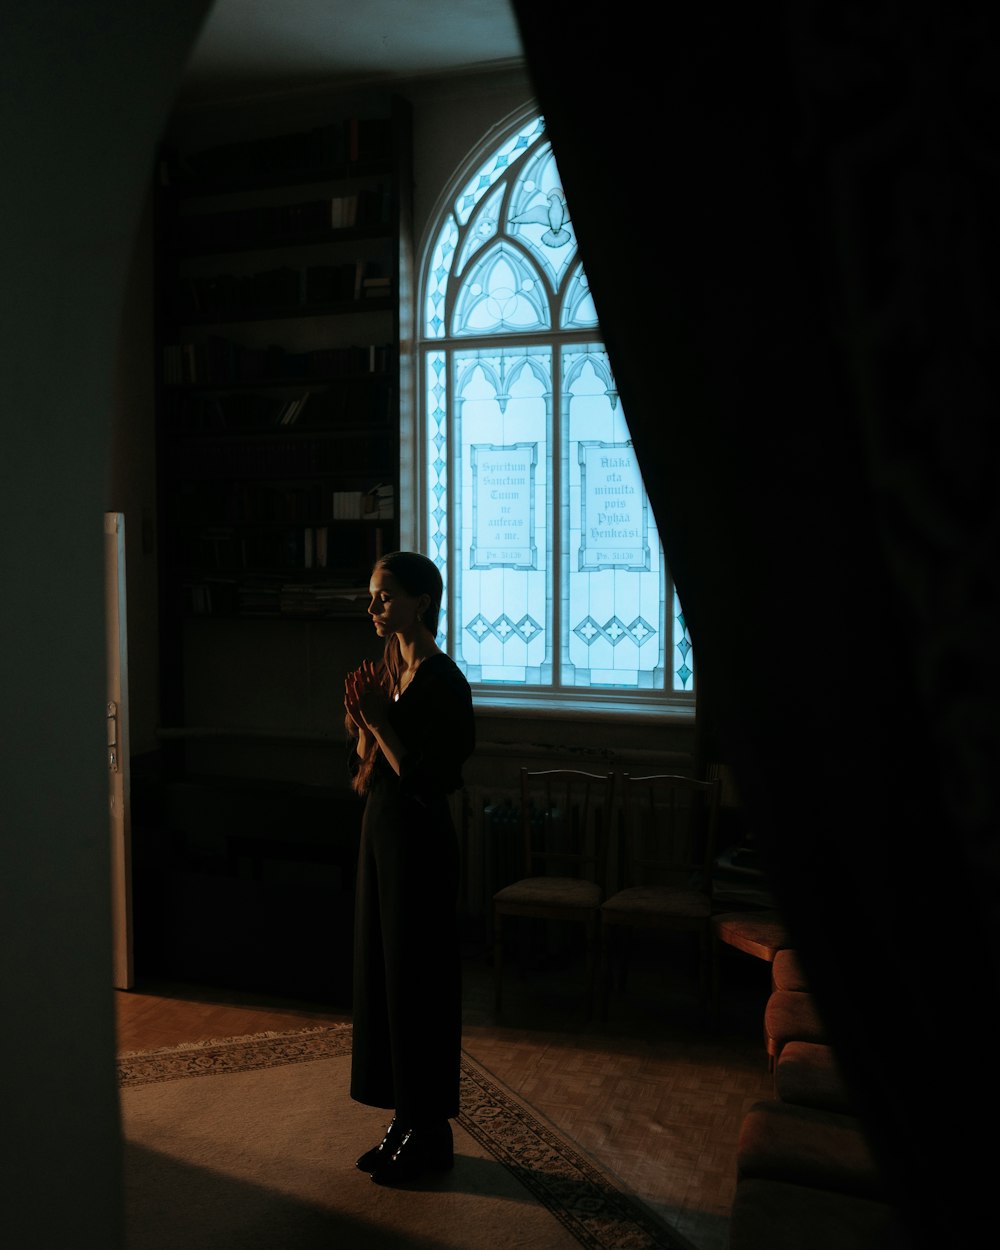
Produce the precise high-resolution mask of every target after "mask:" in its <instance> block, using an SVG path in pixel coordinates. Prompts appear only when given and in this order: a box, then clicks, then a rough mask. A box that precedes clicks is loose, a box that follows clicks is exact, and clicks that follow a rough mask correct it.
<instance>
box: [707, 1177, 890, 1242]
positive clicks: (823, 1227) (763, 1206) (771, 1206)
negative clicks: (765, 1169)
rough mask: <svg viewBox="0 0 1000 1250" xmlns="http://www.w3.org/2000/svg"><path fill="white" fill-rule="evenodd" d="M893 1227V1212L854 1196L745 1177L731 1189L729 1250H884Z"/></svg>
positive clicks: (876, 1202)
mask: <svg viewBox="0 0 1000 1250" xmlns="http://www.w3.org/2000/svg"><path fill="white" fill-rule="evenodd" d="M898 1227H899V1224H898V1220H897V1217H896V1214H895V1212H894V1210H893V1208H892V1207H891V1206H889V1205H887V1204H886V1203H884V1202H879V1201H877V1200H876V1199H873V1198H862V1197H859V1196H858V1195H856V1194H844V1193H836V1192H835V1191H833V1190H828V1189H813V1188H810V1187H809V1186H806V1185H791V1184H789V1183H788V1182H787V1181H770V1180H761V1179H758V1178H750V1177H747V1178H746V1179H744V1180H741V1181H740V1182H739V1184H738V1185H737V1186H736V1197H735V1198H734V1200H733V1205H732V1209H731V1211H730V1219H729V1250H802V1247H803V1246H808V1247H809V1250H885V1248H886V1246H892V1245H902V1244H903V1242H902V1241H898V1242H897V1241H896V1240H895V1239H894V1237H895V1232H894V1230H896V1229H898Z"/></svg>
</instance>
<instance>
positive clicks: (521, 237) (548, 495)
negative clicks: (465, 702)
mask: <svg viewBox="0 0 1000 1250" xmlns="http://www.w3.org/2000/svg"><path fill="white" fill-rule="evenodd" d="M441 205H442V207H441V209H440V211H439V215H438V217H437V220H436V223H435V226H434V231H433V234H432V236H431V242H430V244H429V246H428V247H427V249H426V252H425V255H424V258H423V266H422V269H421V274H420V291H419V307H420V309H421V315H420V319H419V326H418V349H419V350H418V360H419V369H420V378H421V382H420V387H419V403H418V409H419V420H420V446H421V449H422V453H421V457H420V462H421V475H420V482H419V487H418V494H419V496H420V498H419V500H418V503H419V505H420V508H421V533H420V535H419V540H420V542H421V545H422V546H423V549H424V550H426V551H427V552H428V554H430V555H431V557H432V558H433V559H434V560H435V562H436V563H437V565H438V567H439V568H440V569H441V572H442V576H443V577H444V581H445V587H446V601H445V604H444V605H443V611H442V615H441V626H440V630H441V633H440V637H439V641H441V642H442V644H443V645H446V646H447V648H448V650H449V652H450V654H451V655H452V656H453V657H454V658H455V660H456V661H457V662H458V663H459V664H460V665H461V667H462V668H463V670H464V671H465V673H466V675H467V677H468V678H469V680H470V681H471V682H472V683H473V684H474V685H476V686H477V688H478V689H477V697H479V698H480V700H482V699H483V698H484V697H485V698H486V700H487V701H488V699H489V696H490V694H491V693H492V694H495V695H497V696H504V697H505V698H510V697H515V698H516V697H517V696H518V695H523V696H525V697H526V698H527V697H528V696H532V697H534V698H536V699H537V698H538V697H540V696H541V697H544V698H548V699H551V700H553V701H555V702H565V703H567V704H570V705H574V704H579V705H581V706H583V705H588V706H593V705H595V704H596V705H601V704H613V705H614V706H621V704H622V703H628V704H630V705H633V706H639V705H641V704H643V703H649V704H653V705H657V706H661V707H662V706H663V704H664V700H665V699H666V700H667V701H669V702H670V703H672V704H674V705H676V704H688V705H691V704H692V702H693V691H694V672H693V657H692V654H691V644H690V640H689V638H688V634H687V630H686V628H685V624H684V617H683V613H682V611H681V608H680V604H679V601H678V599H677V596H676V593H675V591H674V589H673V584H672V582H671V580H670V576H669V572H668V570H667V568H666V565H665V562H664V558H663V548H662V545H661V543H660V538H659V533H658V531H657V528H656V521H655V519H654V517H653V513H652V510H651V508H650V506H649V501H648V499H647V496H646V490H645V487H644V485H643V482H642V476H641V473H640V471H639V465H638V462H637V460H636V456H635V453H634V450H633V448H632V443H631V438H630V436H629V430H628V424H627V420H626V414H625V413H624V411H623V409H622V405H621V402H620V400H619V397H618V391H617V388H616V385H615V379H614V376H613V374H612V371H611V365H610V361H609V359H608V355H607V352H606V351H605V348H604V345H603V342H602V341H601V337H600V326H599V324H598V318H597V312H596V309H595V306H594V302H593V299H592V297H591V294H590V289H589V286H588V283H587V276H586V273H585V271H584V269H583V265H582V264H581V262H580V259H579V256H578V254H577V244H576V236H575V234H574V232H573V222H572V216H571V212H570V207H569V205H568V204H567V203H566V200H565V197H564V196H563V192H562V186H561V181H560V178H559V170H558V167H557V165H556V161H555V157H554V155H553V152H552V148H551V145H550V143H549V142H548V139H547V138H546V134H545V124H544V120H543V119H542V118H541V117H540V116H539V115H538V114H537V113H534V114H528V113H525V114H524V115H523V116H522V117H521V118H520V119H519V120H517V121H514V122H512V123H511V126H510V129H509V131H508V133H507V136H506V138H504V139H503V140H502V141H501V142H500V143H499V145H497V144H495V143H494V146H493V148H492V149H491V150H488V151H487V150H483V151H480V152H479V153H478V155H477V156H476V157H474V158H472V159H471V160H470V163H469V166H468V168H467V169H466V170H465V171H464V172H463V173H460V175H459V176H458V177H457V178H456V182H455V187H454V189H453V191H452V194H451V195H450V196H446V197H443V198H442V201H441Z"/></svg>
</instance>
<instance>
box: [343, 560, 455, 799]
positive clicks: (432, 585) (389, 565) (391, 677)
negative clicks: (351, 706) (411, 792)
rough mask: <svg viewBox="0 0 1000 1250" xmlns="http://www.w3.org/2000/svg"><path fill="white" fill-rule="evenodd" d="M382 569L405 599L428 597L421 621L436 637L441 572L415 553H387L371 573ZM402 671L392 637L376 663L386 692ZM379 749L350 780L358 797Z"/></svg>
mask: <svg viewBox="0 0 1000 1250" xmlns="http://www.w3.org/2000/svg"><path fill="white" fill-rule="evenodd" d="M378 569H385V571H386V572H387V573H391V574H392V575H393V577H394V578H395V579H396V581H397V582H399V584H400V586H402V588H403V589H404V590H405V591H406V593H407V594H408V595H412V596H413V597H414V598H415V599H416V598H419V597H420V595H427V596H428V598H429V600H430V602H429V603H428V605H427V607H426V608H425V609H424V611H423V612H422V613H421V616H420V619H421V621H422V622H423V624H424V625H425V626H426V628H427V629H429V630H430V632H431V636H432V637H436V636H437V628H438V619H439V617H440V615H441V597H442V595H443V594H444V582H443V581H442V578H441V571H440V569H439V568H438V566H437V565H436V564H435V563H434V561H433V560H429V559H428V558H427V556H422V555H421V554H420V553H419V552H418V551H390V552H389V553H388V554H387V555H384V556H380V557H379V559H378V560H376V561H375V563H374V565H373V566H372V573H375V572H376V571H377V570H378ZM402 671H403V659H402V656H401V655H400V651H399V639H398V638H397V637H396V635H395V634H392V635H391V636H390V637H389V638H387V639H386V641H385V648H384V650H383V652H382V659H381V661H380V662H379V678H380V680H381V682H382V684H383V685H384V686H385V687H386V689H387V690H390V691H391V690H393V689H394V688H395V687H396V686H397V685H398V683H399V678H400V675H401V674H402ZM345 725H346V728H347V734H348V738H349V739H350V738H353V737H354V732H353V730H354V725H353V722H352V721H351V718H350V716H347V717H345ZM377 751H378V745H377V744H376V743H375V742H371V743H370V744H369V747H368V754H367V755H366V756H365V757H364V759H363V760H362V761H361V763H360V766H359V768H358V770H357V772H356V773H355V774H354V777H353V779H352V785H353V788H354V789H355V790H356V791H357V792H358V794H365V793H367V791H368V787H369V785H370V784H371V775H372V769H373V768H374V767H375V755H376V753H377Z"/></svg>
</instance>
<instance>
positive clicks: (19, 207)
mask: <svg viewBox="0 0 1000 1250" xmlns="http://www.w3.org/2000/svg"><path fill="white" fill-rule="evenodd" d="M206 7H207V5H206V3H205V0H146V3H144V4H142V5H132V4H125V3H122V2H121V0H88V3H87V4H85V5H67V4H65V3H63V2H62V0H35V2H34V3H32V4H30V5H19V6H10V5H7V6H5V8H4V16H3V36H2V39H0V83H2V84H3V93H4V95H3V101H2V104H0V151H2V152H3V158H4V170H5V180H4V194H3V197H2V198H0V204H2V209H0V214H2V219H0V249H2V255H0V273H2V274H3V299H2V300H0V377H2V379H3V390H2V394H3V406H2V410H0V412H2V415H0V421H2V424H3V438H2V442H0V487H2V489H0V510H2V524H0V544H2V554H0V569H2V573H3V583H2V585H3V591H2V593H3V607H2V612H0V690H2V692H3V698H2V701H0V717H2V730H0V742H2V747H3V749H2V753H0V995H2V1002H3V1028H2V1029H0V1082H2V1086H0V1107H2V1108H3V1112H2V1115H3V1132H2V1134H0V1176H2V1178H3V1195H4V1208H3V1216H2V1220H0V1227H2V1230H3V1232H2V1236H3V1240H4V1244H5V1245H9V1246H12V1247H14V1246H17V1247H27V1246H31V1247H39V1248H40V1250H56V1248H57V1247H58V1248H62V1247H67V1246H72V1247H74V1248H75V1250H90V1248H91V1247H93V1250H117V1247H119V1246H120V1244H121V1227H120V1223H121V1217H120V1211H121V1206H120V1186H121V1176H120V1158H121V1140H120V1130H119V1120H118V1102H117V1091H116V1085H115V1079H114V1048H115V1043H114V1013H113V998H112V991H111V954H110V952H111V941H110V919H109V895H110V890H109V882H110V870H109V856H108V840H109V839H108V806H107V804H108V798H107V788H106V787H107V783H106V777H105V767H106V765H105V759H104V755H105V745H104V735H105V726H104V671H103V670H104V640H103V633H104V628H103V619H102V617H103V538H102V532H103V515H102V514H103V512H104V511H105V509H106V507H107V505H108V498H109V491H108V476H109V466H110V464H111V444H112V437H111V434H112V424H113V423H112V411H113V407H114V404H115V371H116V359H117V346H118V336H119V324H120V317H121V312H122V306H123V293H124V290H125V287H126V283H127V280H128V272H129V269H128V267H129V261H130V256H131V248H132V242H133V236H134V231H135V228H136V224H137V221H138V218H139V215H140V210H141V206H142V200H143V194H144V189H145V184H146V180H147V173H148V170H147V162H148V154H149V152H150V150H151V147H152V144H153V140H154V137H155V135H156V133H157V130H158V129H159V128H160V126H161V125H162V123H163V118H164V116H165V115H166V112H167V110H168V108H169V104H170V100H171V99H172V96H173V94H174V91H175V89H176V86H175V84H176V81H177V77H178V71H179V69H180V67H181V66H182V64H183V61H184V59H185V57H186V55H187V50H188V48H189V47H190V44H191V42H192V39H193V36H194V34H195V31H196V28H197V24H198V22H199V20H200V18H201V16H202V14H203V12H204V10H205V9H206Z"/></svg>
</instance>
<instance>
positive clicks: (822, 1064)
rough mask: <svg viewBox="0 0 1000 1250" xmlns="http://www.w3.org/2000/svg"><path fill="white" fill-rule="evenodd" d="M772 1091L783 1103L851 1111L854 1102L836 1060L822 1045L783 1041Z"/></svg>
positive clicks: (830, 1050) (828, 1049) (826, 1047)
mask: <svg viewBox="0 0 1000 1250" xmlns="http://www.w3.org/2000/svg"><path fill="white" fill-rule="evenodd" d="M774 1092H775V1093H776V1094H777V1095H778V1097H779V1098H780V1099H781V1101H782V1102H793V1103H798V1104H799V1105H801V1106H805V1107H822V1108H824V1109H825V1110H827V1111H845V1112H850V1111H851V1110H852V1109H853V1103H852V1099H851V1095H850V1091H849V1090H848V1088H847V1085H846V1083H845V1081H844V1078H843V1075H842V1074H841V1070H840V1064H839V1063H838V1062H837V1057H836V1055H834V1053H833V1050H832V1049H831V1048H830V1047H829V1046H825V1045H824V1044H823V1043H822V1042H798V1041H791V1042H786V1043H785V1044H784V1046H782V1048H781V1054H780V1055H779V1056H778V1062H777V1064H776V1066H775V1069H774Z"/></svg>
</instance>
